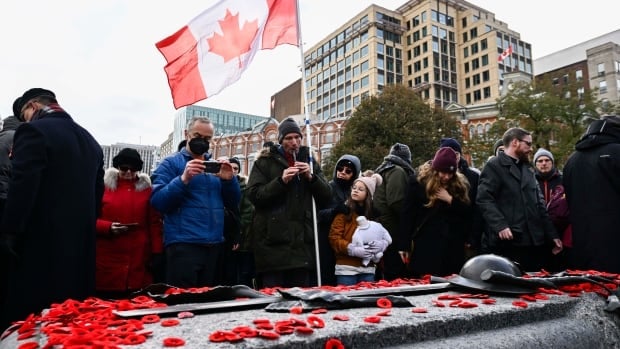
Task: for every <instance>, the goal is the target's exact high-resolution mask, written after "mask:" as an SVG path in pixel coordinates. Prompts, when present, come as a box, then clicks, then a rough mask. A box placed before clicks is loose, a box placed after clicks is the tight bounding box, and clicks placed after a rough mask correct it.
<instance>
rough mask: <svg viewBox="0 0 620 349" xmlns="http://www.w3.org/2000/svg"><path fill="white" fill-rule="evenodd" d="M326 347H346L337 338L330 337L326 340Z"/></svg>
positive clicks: (331, 348)
mask: <svg viewBox="0 0 620 349" xmlns="http://www.w3.org/2000/svg"><path fill="white" fill-rule="evenodd" d="M325 349H344V344H342V342H341V341H340V339H337V338H330V339H328V340H327V342H325Z"/></svg>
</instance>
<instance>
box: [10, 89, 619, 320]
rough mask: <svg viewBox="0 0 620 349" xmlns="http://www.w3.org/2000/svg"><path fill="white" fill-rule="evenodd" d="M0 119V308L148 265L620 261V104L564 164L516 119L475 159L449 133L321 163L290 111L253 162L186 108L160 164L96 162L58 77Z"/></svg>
mask: <svg viewBox="0 0 620 349" xmlns="http://www.w3.org/2000/svg"><path fill="white" fill-rule="evenodd" d="M13 114H14V115H13V116H10V117H8V118H5V119H4V120H3V124H4V125H3V129H2V131H0V210H1V211H0V217H1V221H0V326H1V327H3V328H5V327H7V326H8V325H9V324H10V323H11V322H13V321H17V320H20V319H23V318H25V317H27V316H28V315H29V314H30V313H34V312H38V311H40V310H42V309H44V308H46V307H48V306H49V305H50V304H51V303H55V302H61V301H63V300H65V299H68V298H75V299H83V298H86V297H88V296H98V297H102V298H125V297H129V296H130V295H131V294H132V293H133V292H135V291H138V290H140V289H142V288H144V287H146V286H148V285H149V284H151V283H158V282H163V283H166V284H169V285H171V286H175V287H182V288H192V287H203V286H216V285H246V286H248V287H252V288H256V289H259V288H268V287H309V286H314V285H317V284H320V285H353V284H356V283H359V282H363V281H374V280H380V279H386V280H394V279H396V278H411V277H414V278H420V277H423V276H425V275H429V274H430V275H437V276H448V275H450V274H454V273H458V272H459V271H460V268H461V267H462V266H463V264H464V263H465V261H466V260H467V259H468V258H470V257H471V256H474V255H476V254H482V253H493V254H497V255H501V256H505V257H507V258H509V259H511V260H513V261H515V262H516V263H518V265H519V266H520V267H521V268H522V269H523V270H525V271H538V270H541V269H547V270H550V271H561V270H564V269H568V268H571V269H584V270H589V269H596V270H600V271H607V272H614V273H620V258H619V257H617V255H616V254H615V252H614V249H613V248H614V246H618V245H619V243H620V234H618V227H620V215H618V214H617V212H618V207H620V117H618V116H608V117H603V118H601V119H600V120H596V121H594V122H593V123H592V124H591V125H590V127H589V128H588V129H587V131H586V133H585V134H584V136H583V137H582V138H581V139H580V140H579V142H578V143H577V144H576V147H575V152H574V153H573V154H572V156H571V157H570V158H569V160H568V162H567V163H566V164H565V166H564V173H562V172H561V171H560V170H559V169H558V166H557V165H556V163H555V158H554V156H553V154H552V153H551V152H550V151H549V150H547V149H543V148H539V149H537V151H536V152H535V153H534V155H533V158H532V161H530V157H531V155H532V152H533V135H532V134H531V133H530V132H528V131H527V130H525V129H522V128H516V127H515V128H510V129H508V130H506V131H505V133H504V135H503V137H502V139H501V140H498V141H497V142H496V143H495V145H494V147H493V153H494V155H493V156H492V157H491V158H489V160H488V162H487V163H486V164H485V165H484V166H483V168H481V169H480V170H478V169H474V168H471V167H469V165H468V163H467V161H466V159H465V158H464V157H463V151H462V148H461V145H460V143H459V142H458V140H456V139H453V138H443V139H441V141H440V143H439V144H438V147H437V150H436V152H435V155H434V156H433V158H432V159H429V160H428V161H426V162H424V163H422V164H412V162H411V161H412V160H411V158H412V156H411V152H410V148H409V147H408V146H407V145H406V144H403V143H395V144H393V145H392V146H391V148H390V150H389V153H388V154H387V155H386V156H385V158H384V161H383V162H382V163H381V164H380V165H379V166H378V167H377V168H375V169H366V170H364V164H362V163H361V161H360V159H359V158H358V156H356V155H355V154H344V155H342V156H341V157H340V158H339V159H338V160H337V161H336V163H335V167H334V171H333V173H332V178H330V179H328V178H326V176H325V175H324V174H323V171H322V169H321V166H320V164H319V163H318V162H317V161H316V160H315V157H314V154H313V153H312V150H311V149H310V148H309V147H307V146H304V145H302V143H303V134H302V132H301V129H300V126H299V125H298V123H297V122H296V121H295V120H294V119H291V118H288V119H285V120H283V121H282V122H280V124H279V127H278V143H277V144H274V143H266V144H264V147H263V149H261V150H260V151H259V153H257V156H256V160H255V162H254V164H253V166H252V168H251V169H250V173H249V176H248V177H247V178H246V177H244V176H242V175H240V172H242V171H241V162H240V161H239V160H238V159H236V158H234V157H233V158H227V157H223V158H218V159H216V160H214V159H211V154H210V153H209V145H210V143H211V141H212V138H213V135H214V134H215V128H216V125H214V124H213V123H212V122H211V120H209V119H208V118H206V117H194V118H192V119H191V120H189V122H188V124H187V126H186V128H185V137H184V140H183V142H182V143H181V144H179V147H178V151H177V152H176V153H174V154H172V155H170V156H168V157H166V158H165V159H163V160H162V161H161V163H160V164H159V165H158V166H157V168H156V169H155V171H154V172H153V174H152V176H150V177H149V176H148V175H146V174H144V173H143V172H142V167H143V161H142V159H141V158H140V154H139V153H138V152H137V151H136V149H132V148H125V149H122V150H121V151H120V152H119V153H118V154H117V155H116V156H115V157H114V158H113V161H112V167H111V168H108V169H104V168H103V153H102V150H101V147H100V145H99V144H98V143H97V142H96V141H95V139H94V138H93V137H92V136H91V135H90V134H89V133H88V131H86V130H85V129H84V128H82V127H81V126H80V125H78V124H77V123H76V122H75V121H73V119H72V118H71V116H70V114H69V113H68V112H66V111H65V110H64V109H63V108H62V107H61V106H60V104H59V102H58V100H57V98H56V95H55V94H54V92H52V91H50V90H47V89H42V88H33V89H30V90H28V91H26V92H24V94H23V95H22V96H20V97H18V98H17V99H16V100H15V102H14V104H13Z"/></svg>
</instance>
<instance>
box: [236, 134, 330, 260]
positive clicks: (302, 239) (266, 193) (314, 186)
mask: <svg viewBox="0 0 620 349" xmlns="http://www.w3.org/2000/svg"><path fill="white" fill-rule="evenodd" d="M282 149H283V148H282V147H281V146H280V145H274V146H271V147H270V148H266V149H263V150H262V151H261V152H260V154H259V155H258V157H257V159H256V161H255V162H254V166H253V167H252V171H251V173H250V178H249V179H248V186H247V189H246V190H247V195H248V198H249V199H250V201H251V202H252V203H253V204H254V209H255V214H254V224H253V227H252V247H253V250H254V258H255V261H256V271H257V272H273V271H281V270H290V269H298V268H307V269H315V257H314V256H315V248H314V228H313V215H312V198H313V197H314V199H315V202H316V205H317V209H321V208H322V207H323V206H324V205H326V204H327V203H328V202H329V200H330V198H331V192H330V188H329V185H328V184H327V181H326V180H325V178H324V177H323V174H322V172H321V167H320V165H319V164H318V163H317V162H316V161H314V162H313V169H314V176H313V179H312V180H311V181H307V180H305V179H303V178H302V179H299V178H293V179H292V180H291V181H290V182H289V183H286V184H285V183H284V182H282V180H281V179H280V178H281V176H282V172H283V171H284V169H286V168H287V167H288V163H287V161H286V158H285V156H284V152H283V150H282ZM309 155H310V154H309V150H308V147H305V146H304V147H301V148H300V149H299V153H298V155H297V161H305V162H307V161H309Z"/></svg>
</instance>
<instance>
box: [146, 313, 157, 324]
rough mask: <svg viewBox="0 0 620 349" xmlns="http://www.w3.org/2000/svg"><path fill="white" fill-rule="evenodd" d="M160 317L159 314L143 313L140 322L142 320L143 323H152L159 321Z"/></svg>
mask: <svg viewBox="0 0 620 349" xmlns="http://www.w3.org/2000/svg"><path fill="white" fill-rule="evenodd" d="M159 320H161V319H160V317H159V315H156V314H152V315H144V316H143V317H142V322H144V323H145V324H154V323H156V322H159Z"/></svg>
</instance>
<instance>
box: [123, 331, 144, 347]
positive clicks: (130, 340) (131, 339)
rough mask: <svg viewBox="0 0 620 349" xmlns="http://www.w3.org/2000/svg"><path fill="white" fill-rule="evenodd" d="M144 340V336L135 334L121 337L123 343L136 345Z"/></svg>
mask: <svg viewBox="0 0 620 349" xmlns="http://www.w3.org/2000/svg"><path fill="white" fill-rule="evenodd" d="M144 342H146V337H144V336H140V335H137V334H130V335H129V336H127V337H125V339H123V345H136V344H141V343H144Z"/></svg>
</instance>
